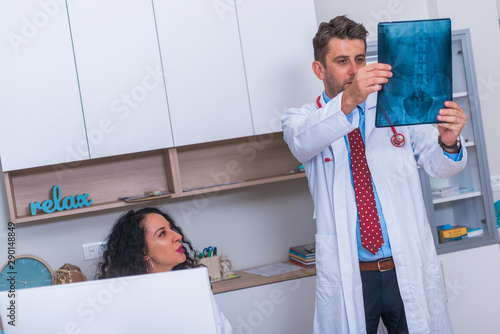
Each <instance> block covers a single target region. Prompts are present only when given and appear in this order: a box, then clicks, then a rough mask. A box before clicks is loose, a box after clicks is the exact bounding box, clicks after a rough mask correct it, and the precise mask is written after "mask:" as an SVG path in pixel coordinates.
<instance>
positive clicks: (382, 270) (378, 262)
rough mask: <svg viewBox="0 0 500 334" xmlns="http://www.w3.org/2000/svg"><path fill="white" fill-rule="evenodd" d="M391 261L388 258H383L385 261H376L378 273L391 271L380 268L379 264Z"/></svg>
mask: <svg viewBox="0 0 500 334" xmlns="http://www.w3.org/2000/svg"><path fill="white" fill-rule="evenodd" d="M391 260H392V258H390V257H388V258H385V259H380V260H378V261H377V267H378V271H380V272H381V273H383V272H384V271H389V270H391V269H382V268H381V267H380V263H381V262H387V261H391Z"/></svg>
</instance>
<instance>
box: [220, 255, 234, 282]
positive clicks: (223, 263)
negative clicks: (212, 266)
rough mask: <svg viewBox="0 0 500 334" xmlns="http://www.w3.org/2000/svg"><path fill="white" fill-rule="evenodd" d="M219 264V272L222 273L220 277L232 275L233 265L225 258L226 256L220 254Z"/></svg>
mask: <svg viewBox="0 0 500 334" xmlns="http://www.w3.org/2000/svg"><path fill="white" fill-rule="evenodd" d="M219 263H220V270H221V272H222V277H227V276H229V275H231V274H234V273H233V272H232V267H233V264H232V263H231V261H230V260H229V259H228V258H227V255H226V254H221V255H220V259H219Z"/></svg>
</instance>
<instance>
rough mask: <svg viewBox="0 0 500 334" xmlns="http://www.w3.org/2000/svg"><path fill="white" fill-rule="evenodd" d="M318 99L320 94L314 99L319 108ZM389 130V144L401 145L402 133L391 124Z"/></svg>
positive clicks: (403, 138) (403, 140)
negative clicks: (390, 132) (391, 133)
mask: <svg viewBox="0 0 500 334" xmlns="http://www.w3.org/2000/svg"><path fill="white" fill-rule="evenodd" d="M320 100H321V95H320V96H318V98H317V99H316V104H317V105H318V108H321V102H320ZM391 130H392V132H393V133H394V134H393V135H392V137H391V144H392V145H394V146H396V147H401V146H403V145H404V144H405V136H403V134H401V133H399V132H397V131H396V129H395V128H394V127H393V126H391Z"/></svg>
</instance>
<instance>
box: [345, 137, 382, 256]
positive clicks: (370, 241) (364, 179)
mask: <svg viewBox="0 0 500 334" xmlns="http://www.w3.org/2000/svg"><path fill="white" fill-rule="evenodd" d="M347 136H348V138H349V146H350V148H351V168H352V178H353V181H354V193H355V194H356V205H357V207H358V218H359V228H360V231H361V245H362V246H363V247H364V248H366V249H367V250H368V251H369V252H370V253H372V254H376V253H377V252H378V250H379V249H380V247H382V243H383V237H382V230H381V228H380V222H379V219H378V212H377V206H376V205H375V195H374V192H373V186H372V178H371V174H370V169H369V168H368V164H367V162H366V155H365V144H364V143H363V138H362V137H361V132H360V131H359V128H356V129H355V130H353V131H351V132H350V133H349V134H348V135H347Z"/></svg>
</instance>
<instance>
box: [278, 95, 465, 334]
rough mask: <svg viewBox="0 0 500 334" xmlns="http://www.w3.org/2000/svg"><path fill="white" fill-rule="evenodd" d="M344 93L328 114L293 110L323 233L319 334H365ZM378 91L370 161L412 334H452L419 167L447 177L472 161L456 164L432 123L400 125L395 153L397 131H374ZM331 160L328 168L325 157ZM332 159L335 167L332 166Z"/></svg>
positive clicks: (298, 152)
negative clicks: (393, 139) (402, 139)
mask: <svg viewBox="0 0 500 334" xmlns="http://www.w3.org/2000/svg"><path fill="white" fill-rule="evenodd" d="M341 98H342V93H341V94H339V95H338V96H336V97H335V98H334V99H332V100H331V101H330V102H329V103H328V104H326V105H325V102H324V100H323V99H322V98H321V105H322V106H323V107H322V108H320V109H318V107H317V106H316V103H310V104H307V105H305V106H303V107H302V108H295V109H289V110H287V111H286V112H285V113H284V115H283V118H282V126H283V133H284V138H285V141H286V142H287V143H288V146H289V147H290V150H291V151H292V153H293V154H294V156H295V157H296V158H297V159H298V160H299V161H300V162H301V163H303V165H304V167H305V171H306V174H307V177H308V182H309V190H310V192H311V195H312V197H313V200H314V206H315V210H314V218H315V221H316V225H317V234H316V261H317V262H316V270H317V281H316V306H315V307H316V309H315V317H314V333H315V334H332V333H365V332H366V329H365V319H364V307H363V293H362V287H361V278H360V273H359V263H358V254H357V244H356V219H357V210H356V202H355V196H354V189H353V187H352V183H351V176H350V167H349V159H348V152H347V148H346V145H345V141H344V138H343V137H344V135H346V134H347V133H349V132H351V131H352V130H353V129H355V128H356V127H358V123H359V114H358V111H357V108H356V109H355V110H354V111H353V121H352V124H351V123H350V122H349V121H348V120H347V118H346V117H345V115H344V113H343V112H342V111H341V110H340V102H341ZM375 104H376V93H374V94H371V95H370V96H369V97H368V99H367V101H366V112H365V146H366V158H367V161H368V165H369V167H370V171H371V174H372V178H373V182H374V183H375V187H376V189H377V193H378V196H379V199H380V203H381V206H382V210H383V214H384V217H385V220H386V224H387V232H388V234H389V239H390V242H391V249H392V253H393V258H394V262H395V265H396V273H397V277H398V284H399V289H400V292H401V297H402V299H403V302H404V307H405V313H406V318H407V323H408V329H409V332H410V333H418V334H420V333H422V334H423V333H433V334H446V333H452V327H451V324H450V320H449V316H448V312H447V310H446V303H445V298H444V292H443V286H442V280H441V275H440V272H439V266H438V262H437V256H436V250H435V246H434V241H433V237H432V234H431V233H432V232H431V230H430V226H429V224H428V221H427V216H426V209H425V205H424V200H423V196H422V190H421V189H422V188H421V184H420V178H419V173H418V169H417V166H420V167H422V168H424V170H425V171H426V172H427V173H428V174H430V175H431V176H436V177H441V178H448V177H451V176H453V175H455V174H457V173H458V172H459V171H461V170H462V169H463V168H464V166H465V163H466V160H467V152H466V150H463V158H462V159H461V161H459V162H454V161H452V160H451V159H449V158H448V157H446V156H445V155H444V154H443V150H442V149H441V147H440V146H439V145H438V144H437V136H438V133H437V130H436V129H435V128H434V127H433V126H432V125H427V124H426V125H414V126H407V127H398V131H399V132H401V133H402V134H403V135H404V136H405V138H406V143H405V145H404V146H403V147H399V148H398V147H395V146H393V145H392V144H391V142H390V138H391V136H392V135H393V133H392V130H391V128H375V126H374V125H375V109H376V108H375ZM326 158H329V159H330V161H329V162H325V159H326ZM331 160H333V162H332V161H331Z"/></svg>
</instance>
